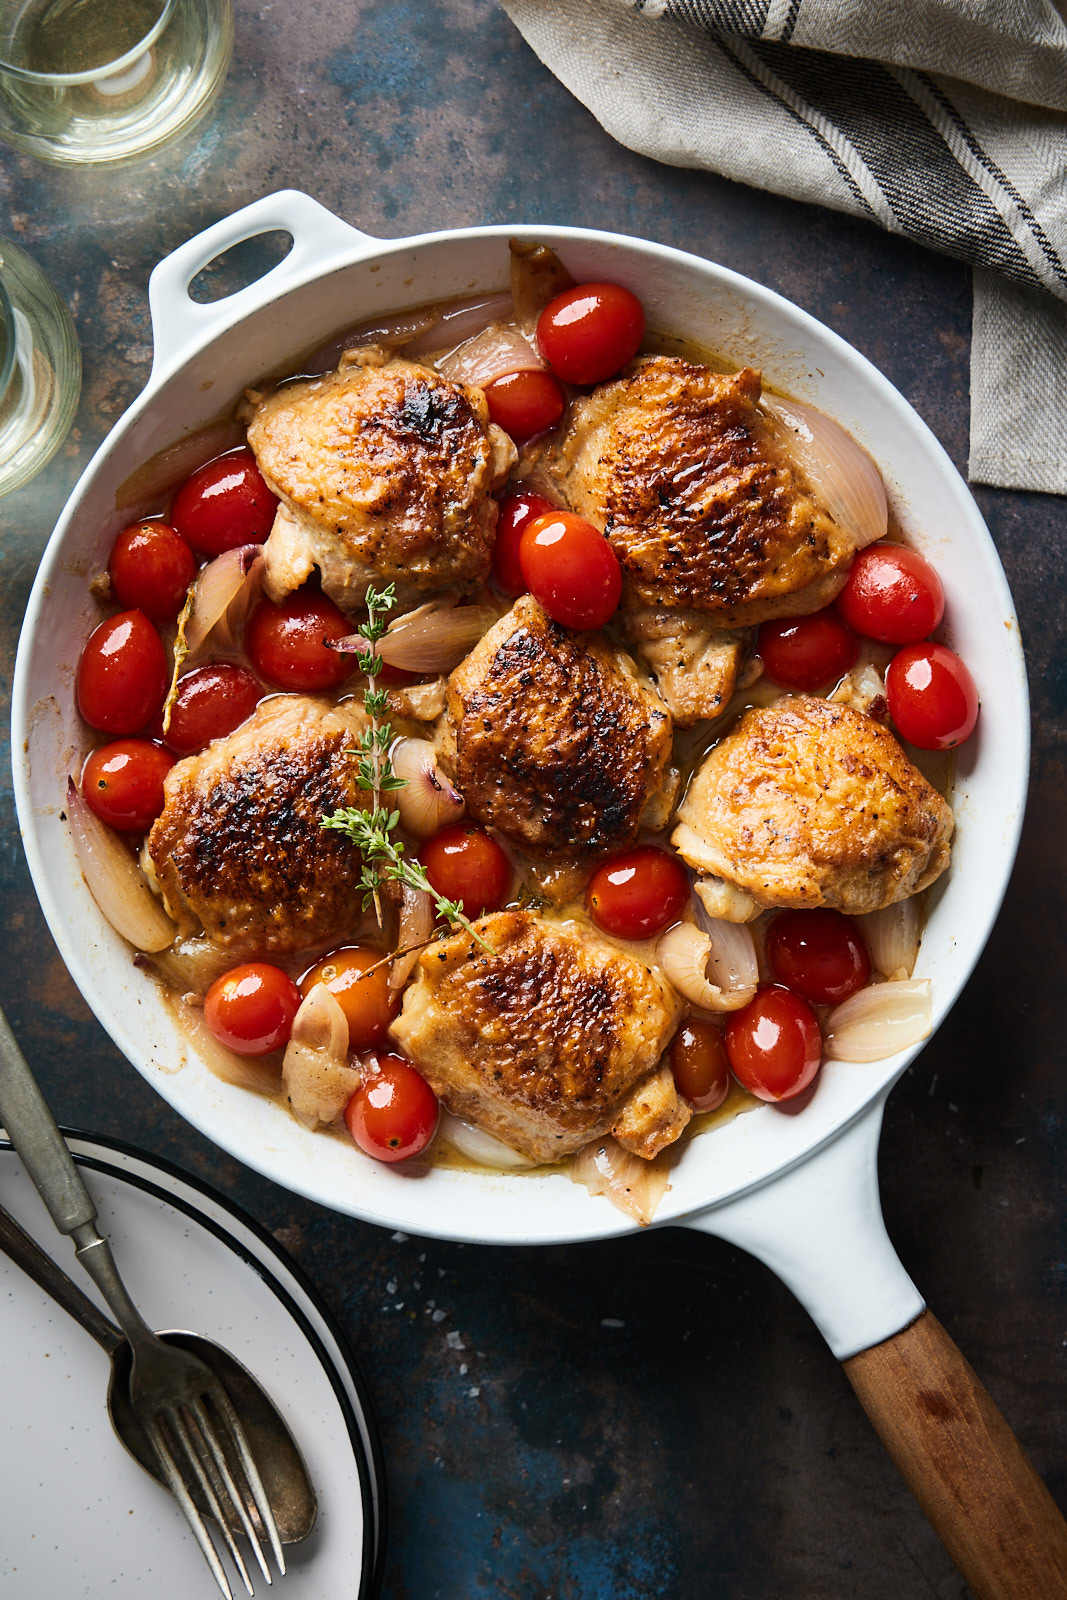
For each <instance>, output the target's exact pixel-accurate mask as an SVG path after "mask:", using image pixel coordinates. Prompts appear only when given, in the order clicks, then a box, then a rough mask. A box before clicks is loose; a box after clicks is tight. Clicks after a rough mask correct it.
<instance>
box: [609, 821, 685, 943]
mask: <svg viewBox="0 0 1067 1600" xmlns="http://www.w3.org/2000/svg"><path fill="white" fill-rule="evenodd" d="M585 899H586V904H587V905H588V907H589V915H590V916H591V917H592V919H593V921H594V922H595V923H596V924H597V927H599V928H603V929H604V932H605V933H613V934H615V936H616V937H617V938H619V939H651V938H652V936H653V934H657V933H662V931H663V929H664V928H667V927H669V926H670V924H671V923H672V922H677V921H678V918H679V917H680V916H681V914H682V911H683V909H684V907H685V903H686V901H687V900H688V899H689V879H688V877H687V876H686V871H685V868H684V867H683V866H682V863H681V862H680V861H678V860H676V859H675V857H674V856H669V855H667V854H666V853H665V852H664V851H662V850H657V849H656V847H655V846H654V845H650V844H643V845H638V847H637V848H636V849H635V850H627V851H626V852H625V854H624V855H621V856H616V857H615V858H614V860H612V861H605V862H604V864H603V866H601V867H598V868H597V869H596V871H595V872H594V873H593V876H592V877H591V878H590V880H589V887H588V888H587V889H586V891H585Z"/></svg>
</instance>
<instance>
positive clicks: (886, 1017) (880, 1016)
mask: <svg viewBox="0 0 1067 1600" xmlns="http://www.w3.org/2000/svg"><path fill="white" fill-rule="evenodd" d="M932 1026H933V1020H932V1008H931V1004H930V980H929V978H911V979H902V980H900V981H898V982H893V983H875V984H870V985H869V986H868V987H867V988H866V989H861V990H860V992H859V994H854V995H852V996H851V998H850V999H848V1000H845V1001H843V1002H842V1003H841V1005H839V1006H838V1007H837V1008H836V1009H835V1010H834V1011H831V1013H830V1016H829V1018H828V1020H827V1023H826V1028H825V1040H826V1046H825V1048H826V1056H827V1058H828V1059H829V1060H830V1061H882V1060H884V1058H885V1057H886V1056H895V1055H896V1054H897V1052H898V1051H899V1050H907V1049H908V1048H909V1046H911V1045H913V1044H919V1043H920V1042H921V1041H922V1040H923V1039H926V1038H928V1037H929V1034H930V1030H931V1028H932Z"/></svg>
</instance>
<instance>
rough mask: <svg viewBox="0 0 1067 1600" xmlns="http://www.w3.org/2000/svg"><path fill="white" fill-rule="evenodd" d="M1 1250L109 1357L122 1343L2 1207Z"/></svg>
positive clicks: (74, 1286) (109, 1324)
mask: <svg viewBox="0 0 1067 1600" xmlns="http://www.w3.org/2000/svg"><path fill="white" fill-rule="evenodd" d="M0 1250H3V1252H4V1254H5V1255H7V1256H10V1258H11V1260H12V1261H14V1262H15V1264H16V1265H17V1266H19V1267H21V1268H22V1270H23V1272H25V1273H26V1274H27V1276H28V1277H31V1278H32V1279H33V1281H34V1283H36V1284H37V1285H38V1287H39V1288H41V1289H43V1290H44V1292H45V1294H48V1295H51V1297H52V1299H53V1300H55V1301H56V1303H57V1304H58V1305H61V1306H62V1307H63V1310H64V1311H66V1312H68V1313H69V1315H70V1316H72V1317H73V1318H74V1320H75V1322H77V1323H80V1325H81V1326H82V1327H83V1328H84V1329H85V1331H86V1333H88V1334H91V1335H92V1337H93V1338H94V1339H95V1340H96V1342H97V1344H98V1345H101V1346H103V1348H104V1349H105V1350H106V1351H107V1353H108V1355H110V1354H111V1352H112V1351H113V1350H114V1349H116V1348H117V1346H118V1345H120V1344H121V1343H122V1334H121V1333H120V1332H119V1330H118V1329H117V1328H116V1327H115V1325H114V1323H111V1322H109V1321H108V1320H107V1318H106V1317H105V1316H104V1314H103V1312H102V1311H98V1310H97V1308H96V1307H95V1306H94V1305H93V1302H92V1301H91V1300H90V1299H89V1297H88V1295H85V1294H82V1292H81V1290H80V1289H79V1288H78V1285H77V1284H76V1283H74V1282H73V1281H72V1280H71V1279H70V1278H68V1277H67V1274H66V1273H65V1272H64V1271H63V1269H62V1267H59V1266H57V1265H56V1263H55V1262H54V1261H53V1260H52V1257H51V1256H50V1255H48V1253H47V1252H46V1251H44V1250H42V1249H41V1247H40V1245H39V1244H38V1243H37V1240H36V1239H34V1238H31V1236H30V1235H29V1234H28V1233H27V1232H26V1230H25V1228H23V1227H22V1226H21V1224H20V1223H18V1222H16V1221H15V1219H14V1217H13V1216H12V1215H11V1213H10V1211H6V1210H5V1209H4V1207H3V1206H0Z"/></svg>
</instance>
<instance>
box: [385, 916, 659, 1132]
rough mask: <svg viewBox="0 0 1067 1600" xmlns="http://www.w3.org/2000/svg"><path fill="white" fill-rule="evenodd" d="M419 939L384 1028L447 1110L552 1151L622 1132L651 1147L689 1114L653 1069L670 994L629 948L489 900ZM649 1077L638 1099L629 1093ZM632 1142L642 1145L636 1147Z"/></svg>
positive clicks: (656, 976)
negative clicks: (477, 915)
mask: <svg viewBox="0 0 1067 1600" xmlns="http://www.w3.org/2000/svg"><path fill="white" fill-rule="evenodd" d="M475 928H476V930H477V932H478V933H479V934H480V935H481V937H482V938H483V939H484V940H485V941H486V943H487V944H488V945H489V946H490V947H491V951H492V953H491V954H490V953H489V952H487V951H485V950H483V949H482V948H481V947H480V946H479V945H477V944H476V943H475V942H474V941H473V940H472V939H471V938H470V936H469V935H467V934H457V935H455V936H454V937H452V938H449V939H444V940H442V941H441V942H440V943H439V944H435V945H431V947H430V948H429V949H428V950H425V951H424V952H423V954H422V955H421V956H420V958H419V965H418V969H417V972H418V977H417V979H416V981H415V982H414V983H412V984H411V986H410V987H409V988H408V990H407V992H406V993H405V995H404V1008H403V1011H402V1012H401V1014H400V1016H399V1017H398V1018H397V1020H396V1021H395V1022H394V1023H393V1027H392V1034H393V1037H394V1039H395V1040H396V1041H397V1043H398V1044H399V1045H400V1047H401V1049H402V1050H403V1051H404V1052H405V1054H406V1055H407V1056H409V1057H410V1059H411V1060H412V1061H413V1062H414V1063H415V1065H416V1066H417V1067H418V1069H419V1071H420V1072H421V1073H422V1074H423V1075H424V1077H425V1078H426V1079H427V1080H428V1081H429V1083H430V1085H431V1087H432V1088H433V1089H434V1090H435V1091H436V1093H437V1094H439V1095H440V1096H441V1097H442V1099H443V1100H444V1101H445V1104H446V1105H447V1106H448V1107H449V1109H450V1110H451V1111H453V1112H455V1114H456V1115H457V1116H460V1117H465V1118H466V1119H467V1120H468V1121H471V1122H475V1123H477V1125H478V1126H479V1127H481V1128H484V1129H486V1131H487V1132H489V1133H492V1134H494V1135H495V1137H496V1138H498V1139H502V1140H503V1141H504V1143H505V1144H508V1145H511V1146H512V1148H513V1149H515V1150H519V1151H521V1152H522V1153H523V1154H524V1155H526V1156H528V1157H529V1159H530V1160H531V1161H536V1162H543V1161H559V1160H562V1159H563V1157H565V1156H568V1155H570V1154H572V1153H573V1152H574V1151H575V1150H579V1149H581V1147H582V1146H583V1145H585V1144H587V1143H588V1142H589V1141H590V1140H591V1139H596V1138H602V1137H603V1135H604V1134H605V1133H608V1132H609V1131H610V1130H611V1129H612V1127H613V1125H614V1124H615V1123H616V1122H617V1121H619V1120H620V1118H621V1117H622V1116H623V1112H624V1111H625V1115H626V1124H625V1129H624V1131H625V1132H626V1133H627V1135H628V1137H629V1138H630V1140H631V1148H633V1145H634V1144H641V1143H642V1140H644V1142H645V1144H646V1145H647V1147H648V1153H649V1154H655V1152H656V1150H657V1149H659V1148H662V1145H663V1144H665V1143H667V1142H669V1140H670V1139H671V1138H677V1136H678V1134H679V1133H680V1132H681V1130H682V1128H683V1127H684V1126H685V1123H686V1122H687V1121H688V1117H687V1116H686V1115H685V1109H686V1108H685V1107H684V1106H682V1105H681V1103H680V1102H679V1101H678V1097H677V1094H675V1095H674V1105H673V1107H672V1106H667V1105H666V1104H665V1103H664V1099H663V1095H662V1085H660V1084H659V1082H658V1080H657V1079H656V1074H657V1069H658V1066H659V1061H660V1057H661V1056H662V1054H663V1051H664V1050H665V1048H666V1046H667V1044H668V1042H669V1040H670V1038H671V1036H672V1034H673V1032H674V1029H675V1026H676V1025H677V1022H678V1019H679V1016H680V1012H681V1005H680V1002H679V1000H678V997H677V996H676V995H675V993H674V991H673V990H672V989H671V987H670V985H669V984H668V983H667V982H666V981H665V980H664V979H663V978H661V977H660V976H659V974H658V973H657V972H655V971H652V970H650V969H649V968H648V967H646V966H645V965H644V964H643V963H642V962H640V961H637V960H635V958H634V957H633V956H630V955H628V954H626V953H625V952H623V951H621V950H619V949H616V948H614V947H613V946H611V945H608V944H607V943H605V942H603V941H601V940H600V939H598V938H597V937H596V936H595V935H594V934H592V933H591V932H587V931H585V930H584V929H581V928H579V927H578V926H577V925H576V924H574V923H565V924H554V923H550V922H547V921H545V919H544V918H542V917H540V916H538V915H537V914H536V913H534V912H531V911H498V912H495V913H494V914H493V915H492V916H488V917H482V918H481V919H480V920H479V921H478V922H477V923H475ZM646 1079H652V1080H656V1081H655V1088H654V1089H653V1088H650V1089H649V1093H648V1095H647V1096H646V1098H647V1101H648V1104H647V1106H646V1108H645V1110H644V1111H642V1109H641V1104H640V1098H639V1097H636V1098H635V1097H634V1095H633V1094H632V1091H634V1090H635V1089H636V1088H637V1086H638V1085H640V1084H642V1083H643V1081H644V1080H646ZM638 1153H640V1154H644V1153H645V1150H644V1149H642V1150H640V1151H639V1152H638Z"/></svg>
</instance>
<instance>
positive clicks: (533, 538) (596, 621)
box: [519, 511, 622, 628]
mask: <svg viewBox="0 0 1067 1600" xmlns="http://www.w3.org/2000/svg"><path fill="white" fill-rule="evenodd" d="M519 566H520V567H521V568H522V575H523V577H524V578H525V580H526V587H527V588H528V589H529V591H530V593H531V594H532V595H533V596H534V598H535V599H536V600H539V601H540V603H541V605H543V606H544V608H545V610H546V611H547V612H548V614H549V616H550V617H551V618H552V620H553V621H554V622H561V623H562V624H563V626H564V627H565V628H602V627H603V626H604V624H605V622H607V621H608V620H609V619H610V618H611V617H613V616H614V614H615V610H616V608H617V606H618V604H619V600H620V598H621V596H622V568H621V567H620V566H619V562H618V558H617V557H616V555H615V552H614V550H613V549H612V548H611V546H610V544H609V543H608V541H607V540H606V539H605V537H604V535H603V534H602V533H600V532H599V530H598V529H596V528H594V527H593V524H592V523H591V522H586V521H585V519H584V518H583V517H576V516H574V515H573V514H572V513H571V512H569V511H552V512H549V513H548V515H546V516H543V517H535V518H534V519H533V521H532V522H528V523H527V524H526V527H525V528H524V529H523V531H522V536H521V538H520V540H519Z"/></svg>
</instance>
